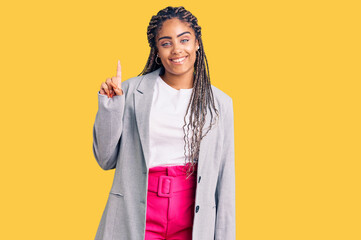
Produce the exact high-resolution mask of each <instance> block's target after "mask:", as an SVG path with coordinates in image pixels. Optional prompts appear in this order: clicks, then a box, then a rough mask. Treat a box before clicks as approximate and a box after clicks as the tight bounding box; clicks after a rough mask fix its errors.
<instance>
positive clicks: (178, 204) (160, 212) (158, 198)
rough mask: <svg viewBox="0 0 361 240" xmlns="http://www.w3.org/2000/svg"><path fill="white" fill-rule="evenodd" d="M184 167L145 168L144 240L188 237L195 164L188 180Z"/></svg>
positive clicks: (180, 239)
mask: <svg viewBox="0 0 361 240" xmlns="http://www.w3.org/2000/svg"><path fill="white" fill-rule="evenodd" d="M187 167H190V164H189V163H188V164H187V165H185V166H183V165H176V166H156V167H152V168H150V169H149V178H148V194H147V212H146V229H145V230H146V231H145V240H155V239H157V240H158V239H162V240H172V239H177V240H191V239H192V229H193V217H194V204H195V190H196V186H197V182H196V179H197V163H196V164H195V166H194V172H193V173H192V175H191V176H189V177H188V179H186V170H187V169H186V168H187ZM190 169H191V168H190Z"/></svg>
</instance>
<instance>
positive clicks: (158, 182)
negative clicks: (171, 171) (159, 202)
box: [148, 173, 196, 197]
mask: <svg viewBox="0 0 361 240" xmlns="http://www.w3.org/2000/svg"><path fill="white" fill-rule="evenodd" d="M193 174H194V173H193ZM195 187H196V176H195V175H191V176H190V177H189V178H188V179H186V176H183V175H182V176H166V175H162V176H152V175H149V179H148V191H151V192H156V193H158V196H160V197H172V194H173V193H174V192H180V191H184V190H187V189H191V188H195Z"/></svg>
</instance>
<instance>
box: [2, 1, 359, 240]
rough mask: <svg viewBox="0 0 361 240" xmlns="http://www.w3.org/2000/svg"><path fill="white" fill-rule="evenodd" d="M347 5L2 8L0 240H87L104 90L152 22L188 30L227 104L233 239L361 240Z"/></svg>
mask: <svg viewBox="0 0 361 240" xmlns="http://www.w3.org/2000/svg"><path fill="white" fill-rule="evenodd" d="M357 2H358V1H345V0H344V1H314V0H313V1H310V0H307V1H280V0H274V1H253V0H252V1H251V0H249V1H236V0H233V1H229V0H224V1H143V2H139V1H102V2H100V1H69V0H63V1H16V2H14V1H7V2H3V3H1V7H0V24H1V38H0V41H1V44H0V50H1V51H0V55H1V62H0V64H1V71H0V74H1V75H0V77H1V90H2V91H1V95H0V97H1V120H0V121H1V124H0V127H1V129H0V130H1V168H0V169H1V172H0V178H1V179H0V180H1V204H0V208H1V209H0V212H1V222H0V225H1V233H0V234H1V237H0V238H1V239H54V240H55V239H62V240H64V239H94V236H95V233H96V229H97V227H98V224H99V221H100V217H101V214H102V211H103V209H104V207H105V203H106V198H107V196H108V191H109V190H110V187H111V183H112V180H113V174H114V171H113V170H111V171H104V170H102V169H101V168H100V167H99V166H98V165H97V163H96V160H95V158H94V156H93V153H92V127H93V123H94V120H95V115H96V111H97V107H98V105H97V104H98V102H97V91H98V90H99V87H100V84H101V82H102V81H105V79H106V78H107V77H111V76H114V75H115V71H116V63H117V60H118V59H120V61H121V64H122V73H123V74H122V75H123V81H124V80H126V79H128V78H130V77H134V76H137V75H138V74H139V73H140V72H141V71H142V69H143V67H144V66H145V64H146V60H147V57H148V54H149V46H148V43H147V37H146V29H147V26H148V23H149V20H150V18H151V16H152V15H155V14H156V13H157V12H158V11H159V10H160V9H162V8H164V7H166V6H169V5H171V6H179V5H183V6H184V7H185V8H186V9H188V10H190V11H191V12H192V13H193V14H194V15H195V16H196V17H197V18H198V20H199V24H200V26H201V27H202V34H203V41H204V47H205V51H206V54H207V57H208V60H209V66H210V73H211V74H210V76H211V82H212V84H213V85H214V86H216V87H218V88H220V89H221V90H222V91H224V92H225V93H227V94H228V95H230V96H231V97H232V98H233V101H234V107H235V109H234V110H235V130H236V138H235V141H236V171H237V209H236V211H237V239H239V240H241V239H242V240H256V239H257V240H258V239H260V240H268V239H275V240H294V239H295V240H296V239H297V240H298V239H302V240H304V239H307V240H308V239H317V240H318V239H325V240H331V239H340V240H353V239H355V240H356V239H361V231H360V226H361V217H360V216H361V209H360V202H361V199H360V183H361V179H360V170H361V169H360V160H361V154H360V143H361V140H360V136H361V135H360V134H361V131H360V122H361V121H360V120H361V119H360V102H361V101H360V100H361V99H360V80H361V76H360V75H361V74H360V56H361V52H360V42H361V39H360V35H359V34H360V22H361V21H360V20H361V19H360V5H358V4H357Z"/></svg>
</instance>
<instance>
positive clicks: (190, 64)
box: [155, 18, 199, 90]
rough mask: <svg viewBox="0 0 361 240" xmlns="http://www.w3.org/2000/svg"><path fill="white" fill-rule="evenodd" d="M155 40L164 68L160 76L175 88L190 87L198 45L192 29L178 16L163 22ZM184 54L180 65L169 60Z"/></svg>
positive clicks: (191, 85)
mask: <svg viewBox="0 0 361 240" xmlns="http://www.w3.org/2000/svg"><path fill="white" fill-rule="evenodd" d="M184 32H189V33H184ZM182 33H184V34H182ZM181 34H182V35H181ZM179 35H181V36H179ZM155 40H156V47H157V49H158V56H159V58H160V59H161V61H162V64H163V66H164V68H165V73H164V74H163V75H161V76H160V77H161V78H162V79H163V80H164V81H165V82H166V83H167V84H168V85H170V86H171V87H173V88H175V89H177V90H179V89H189V88H192V87H193V72H194V63H195V61H196V51H197V49H198V47H199V43H198V40H196V37H195V33H194V30H193V29H192V28H191V27H189V24H188V23H185V22H182V21H181V20H179V19H178V18H172V19H168V20H166V21H165V22H164V23H163V25H162V28H161V29H160V30H159V32H158V34H157V36H156V38H155ZM184 56H187V58H186V59H185V60H184V62H183V64H181V65H176V64H174V63H173V62H172V61H171V60H170V59H172V58H179V57H184ZM157 61H159V59H158V60H157Z"/></svg>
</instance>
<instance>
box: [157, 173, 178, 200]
mask: <svg viewBox="0 0 361 240" xmlns="http://www.w3.org/2000/svg"><path fill="white" fill-rule="evenodd" d="M173 179H174V177H172V176H165V175H162V176H159V181H158V196H160V197H172V193H173V181H172V180H173ZM166 180H169V193H164V192H163V191H162V189H163V182H164V181H166Z"/></svg>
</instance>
